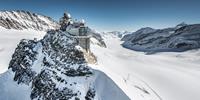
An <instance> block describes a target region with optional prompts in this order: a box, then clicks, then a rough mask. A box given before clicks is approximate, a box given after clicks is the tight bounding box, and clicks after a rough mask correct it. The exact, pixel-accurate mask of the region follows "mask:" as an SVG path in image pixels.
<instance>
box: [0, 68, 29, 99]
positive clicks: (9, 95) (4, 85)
mask: <svg viewBox="0 0 200 100" xmlns="http://www.w3.org/2000/svg"><path fill="white" fill-rule="evenodd" d="M0 76H1V78H0V88H1V89H0V100H22V99H23V100H28V99H29V98H30V93H31V87H30V86H27V85H24V84H17V82H15V81H13V77H14V73H13V72H12V71H11V70H10V69H9V70H8V71H7V72H5V73H4V74H2V75H0ZM19 91H20V92H19Z"/></svg>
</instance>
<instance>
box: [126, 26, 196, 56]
mask: <svg viewBox="0 0 200 100" xmlns="http://www.w3.org/2000/svg"><path fill="white" fill-rule="evenodd" d="M178 27H179V28H178ZM122 40H123V41H125V42H124V43H123V44H122V46H123V47H126V48H129V49H133V50H137V51H144V52H151V53H153V52H171V51H175V52H177V51H186V50H191V49H196V48H200V24H193V25H187V24H179V25H177V26H176V27H174V28H165V29H157V30H153V31H147V32H145V31H144V32H141V33H138V31H137V32H135V33H133V34H131V35H129V36H125V37H124V39H122Z"/></svg>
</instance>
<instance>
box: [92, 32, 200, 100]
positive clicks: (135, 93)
mask: <svg viewBox="0 0 200 100" xmlns="http://www.w3.org/2000/svg"><path fill="white" fill-rule="evenodd" d="M105 42H106V43H107V48H100V47H98V46H95V45H92V52H94V54H95V55H96V56H97V60H98V65H93V68H96V69H98V70H101V71H103V72H105V74H107V75H108V76H109V77H111V79H112V80H114V82H115V83H116V84H117V85H118V86H119V87H120V88H121V89H122V90H123V91H124V92H125V93H126V94H127V95H128V96H129V97H130V98H131V99H132V100H159V99H162V100H199V99H200V96H199V93H200V84H199V83H200V62H199V60H200V50H191V51H188V52H179V53H177V52H167V53H166V52H165V53H157V54H153V55H145V53H143V52H136V51H133V50H129V49H126V48H123V47H122V46H121V45H120V44H121V43H122V42H121V41H120V39H119V38H113V37H112V36H111V37H109V36H107V38H106V39H105ZM145 91H148V92H149V93H147V92H145Z"/></svg>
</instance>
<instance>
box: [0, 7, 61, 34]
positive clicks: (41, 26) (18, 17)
mask: <svg viewBox="0 0 200 100" xmlns="http://www.w3.org/2000/svg"><path fill="white" fill-rule="evenodd" d="M0 26H2V27H4V28H6V29H17V30H23V29H34V30H39V31H47V30H49V29H57V28H59V24H58V23H57V22H56V21H54V20H53V19H52V18H50V17H47V16H44V15H40V14H36V13H31V12H29V11H23V10H17V11H0Z"/></svg>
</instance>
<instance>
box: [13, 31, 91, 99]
mask: <svg viewBox="0 0 200 100" xmlns="http://www.w3.org/2000/svg"><path fill="white" fill-rule="evenodd" d="M77 44H78V42H77V40H76V39H74V38H71V37H68V35H67V34H66V33H63V32H61V31H49V32H48V33H47V34H46V36H45V37H44V38H43V39H42V40H40V41H33V40H22V41H21V42H20V43H19V45H18V47H17V48H16V50H15V53H14V54H13V57H12V60H11V62H10V65H9V68H11V69H12V71H13V72H14V73H15V76H14V80H15V81H17V83H18V84H26V85H30V84H31V85H32V91H31V95H30V97H31V99H36V98H37V99H42V100H56V99H59V100H69V99H75V100H81V97H85V98H87V99H86V100H93V98H94V96H95V90H94V87H93V85H92V81H91V78H90V77H92V76H93V70H92V69H90V68H89V67H88V66H87V63H86V61H85V59H84V56H83V52H82V51H80V50H79V49H77V48H76V45H77ZM80 81H81V82H83V83H79V82H80ZM84 81H85V82H86V83H84ZM81 84H82V85H83V84H88V85H89V88H88V89H86V90H79V88H78V87H80V85H81ZM77 85H78V87H77ZM83 86H84V85H83ZM83 91H88V92H86V94H84V92H83ZM82 92H83V93H82Z"/></svg>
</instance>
